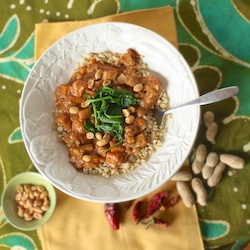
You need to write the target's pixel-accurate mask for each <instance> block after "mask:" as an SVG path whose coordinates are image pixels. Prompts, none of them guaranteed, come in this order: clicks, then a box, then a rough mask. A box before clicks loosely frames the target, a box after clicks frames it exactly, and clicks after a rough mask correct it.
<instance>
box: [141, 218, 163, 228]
mask: <svg viewBox="0 0 250 250" xmlns="http://www.w3.org/2000/svg"><path fill="white" fill-rule="evenodd" d="M152 224H158V225H163V226H164V227H166V228H167V227H168V222H167V221H165V220H161V219H157V218H153V219H152V220H151V221H149V223H148V224H147V226H146V229H148V228H149V227H150V226H151V225H152Z"/></svg>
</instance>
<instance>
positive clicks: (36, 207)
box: [15, 184, 50, 221]
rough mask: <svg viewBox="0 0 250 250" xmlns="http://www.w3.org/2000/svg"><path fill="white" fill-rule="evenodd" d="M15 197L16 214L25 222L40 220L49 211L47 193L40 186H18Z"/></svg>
mask: <svg viewBox="0 0 250 250" xmlns="http://www.w3.org/2000/svg"><path fill="white" fill-rule="evenodd" d="M16 190H17V194H16V196H15V200H16V204H17V214H18V216H19V217H21V218H23V219H24V220H25V221H32V220H33V219H41V218H42V217H43V215H44V214H45V212H46V211H47V210H48V209H49V206H50V201H49V197H48V191H47V190H46V189H45V187H44V186H41V185H30V184H23V185H18V186H17V188H16Z"/></svg>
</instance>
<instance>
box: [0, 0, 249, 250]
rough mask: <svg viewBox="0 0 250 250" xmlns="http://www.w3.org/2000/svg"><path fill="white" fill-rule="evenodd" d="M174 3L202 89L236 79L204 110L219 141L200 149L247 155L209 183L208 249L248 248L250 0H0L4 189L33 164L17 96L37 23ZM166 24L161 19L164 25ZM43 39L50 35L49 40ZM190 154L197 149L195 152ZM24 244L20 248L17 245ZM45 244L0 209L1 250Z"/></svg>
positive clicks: (182, 46) (0, 185)
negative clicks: (230, 94) (233, 92)
mask: <svg viewBox="0 0 250 250" xmlns="http://www.w3.org/2000/svg"><path fill="white" fill-rule="evenodd" d="M166 5H171V6H172V7H173V8H174V11H175V19H176V25H177V32H178V39H179V50H180V52H181V53H182V54H183V55H184V57H185V58H186V60H187V61H188V63H189V65H190V66H191V68H192V70H193V72H194V75H195V77H196V80H197V83H198V86H199V90H200V94H203V93H206V92H208V91H211V90H214V89H217V88H222V87H226V86H232V85H237V86H239V88H240V92H239V94H238V95H237V97H234V98H230V99H228V100H225V101H223V102H220V103H216V104H212V105H209V106H206V107H203V108H202V113H203V114H204V112H205V111H207V110H212V111H213V112H214V113H215V117H216V121H217V122H218V124H219V133H218V136H217V138H216V143H215V144H213V145H211V144H207V142H205V140H204V133H205V127H204V125H203V124H201V128H200V131H199V136H198V138H197V142H196V145H195V147H196V146H197V145H198V144H199V143H206V144H207V147H208V149H209V150H210V151H216V152H221V153H233V154H236V155H239V156H241V157H243V158H244V160H245V162H246V166H245V168H244V169H243V170H239V171H234V170H231V169H227V170H226V172H225V174H224V175H223V180H222V182H221V183H220V184H219V185H218V186H217V187H216V189H210V190H208V191H209V200H208V204H207V206H206V207H200V206H198V205H197V211H198V215H199V218H200V227H201V232H202V236H203V239H204V244H205V246H206V248H207V249H210V248H211V249H216V248H220V249H243V248H244V246H245V245H247V243H248V242H249V241H250V235H249V232H250V197H249V194H250V184H249V180H248V176H250V130H249V127H250V102H249V96H250V83H249V75H250V50H249V41H250V3H248V1H244V0H232V1H227V0H221V1H216V0H210V1H206V0H190V1H186V0H156V1H151V0H88V1H82V0H61V1H60V4H58V3H57V2H56V1H52V0H40V1H33V0H12V1H5V0H0V10H1V16H0V120H1V122H0V131H1V133H0V141H1V144H0V172H1V174H0V178H1V181H0V193H2V191H3V189H4V188H5V186H6V184H7V182H8V181H9V180H10V179H11V178H12V177H13V176H14V175H16V174H17V173H21V172H24V171H30V170H35V168H34V166H33V165H32V163H31V161H30V159H29V157H28V155H27V153H26V150H25V147H24V145H23V141H22V135H21V132H20V125H19V118H18V113H19V100H20V97H21V92H22V88H23V85H24V84H25V79H26V78H27V76H28V74H29V72H30V71H31V69H32V66H33V65H34V63H35V59H34V41H35V36H34V30H35V23H40V22H56V21H73V20H84V19H90V18H97V17H101V16H105V15H110V14H118V13H122V12H126V11H133V10H139V9H148V8H154V7H161V6H166ZM159 25H161V24H159ZM44 39H46V37H45V38H44ZM190 157H192V155H191V156H190ZM18 247H19V248H18ZM2 248H3V249H8V248H11V249H15V248H16V249H27V250H28V249H42V244H41V241H40V239H39V231H31V232H22V231H20V230H17V229H14V228H13V227H12V226H11V225H10V224H9V223H8V222H7V221H6V219H5V217H4V214H3V212H2V209H1V207H0V249H2Z"/></svg>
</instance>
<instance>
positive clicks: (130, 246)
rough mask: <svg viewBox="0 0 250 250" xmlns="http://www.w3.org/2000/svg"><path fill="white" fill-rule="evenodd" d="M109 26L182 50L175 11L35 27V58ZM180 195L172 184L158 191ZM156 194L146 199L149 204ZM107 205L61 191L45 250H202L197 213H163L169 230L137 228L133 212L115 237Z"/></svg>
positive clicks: (45, 233)
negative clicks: (138, 31)
mask: <svg viewBox="0 0 250 250" xmlns="http://www.w3.org/2000/svg"><path fill="white" fill-rule="evenodd" d="M105 21H119V22H129V23H133V24H137V25H140V26H143V27H146V28H149V29H151V30H153V31H155V32H157V33H159V34H160V35H162V36H163V37H165V38H166V39H168V40H169V41H170V42H171V43H172V44H174V45H175V46H176V47H177V33H176V28H175V21H174V16H173V10H172V8H171V7H163V8H156V9H151V10H144V11H134V12H130V13H124V14H119V15H113V16H107V17H103V18H98V19H93V20H87V21H75V22H63V23H42V24H37V25H36V31H35V37H36V42H35V50H36V58H39V56H40V55H41V54H42V53H43V52H44V51H45V50H46V49H47V48H48V47H49V46H50V45H51V44H52V43H54V42H55V41H56V40H58V39H59V38H61V37H62V36H64V35H65V34H67V33H69V32H71V31H73V30H76V29H78V28H80V27H83V26H86V25H89V24H93V23H98V22H105ZM164 189H167V190H169V191H172V192H176V189H175V183H174V182H171V181H169V182H168V183H167V184H165V185H164V186H163V187H162V188H160V189H159V190H157V191H156V192H158V191H162V190H164ZM152 195H153V194H150V195H148V196H147V197H143V199H145V198H146V199H148V198H150V197H152ZM103 207H104V206H103V204H99V203H92V202H87V201H82V200H78V199H76V198H73V197H70V196H68V195H66V194H64V193H62V192H61V191H59V190H57V206H56V209H55V213H54V214H53V216H52V218H51V219H50V221H49V222H48V223H47V224H45V225H44V226H43V227H42V228H41V229H40V231H39V234H40V237H41V241H42V245H43V249H44V250H64V249H67V250H68V249H77V250H89V249H91V250H99V249H100V250H112V249H120V250H125V249H126V250H155V249H157V250H159V249H171V250H175V249H176V250H179V249H181V250H185V249H189V250H196V249H197V250H200V249H203V243H202V238H201V234H200V228H199V223H198V217H197V213H196V208H195V206H193V207H192V208H190V209H188V208H186V207H185V206H184V205H183V203H182V201H180V202H179V203H178V204H177V205H176V206H175V207H174V208H173V209H170V210H168V211H165V212H164V213H162V212H161V216H163V217H164V218H165V219H167V220H168V221H169V227H168V228H164V227H163V226H161V225H152V226H151V227H150V228H149V229H147V230H146V229H145V225H143V224H138V225H135V224H134V222H133V220H132V208H133V207H131V208H130V209H129V210H128V211H126V212H123V213H122V214H123V216H122V220H121V224H120V229H119V230H118V231H114V230H113V229H111V227H110V225H109V224H108V222H107V220H106V218H105V215H104V209H103Z"/></svg>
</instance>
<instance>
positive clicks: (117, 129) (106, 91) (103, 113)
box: [84, 86, 140, 151]
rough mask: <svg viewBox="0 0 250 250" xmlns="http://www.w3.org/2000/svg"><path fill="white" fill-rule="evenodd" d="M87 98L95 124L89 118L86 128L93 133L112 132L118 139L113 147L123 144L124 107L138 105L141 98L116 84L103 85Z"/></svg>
mask: <svg viewBox="0 0 250 250" xmlns="http://www.w3.org/2000/svg"><path fill="white" fill-rule="evenodd" d="M87 99H88V102H89V103H90V105H91V106H92V108H93V116H94V124H93V123H92V122H91V121H90V120H87V121H86V122H85V124H84V128H85V129H86V130H87V131H88V132H93V133H96V132H102V133H112V134H113V136H114V137H115V138H116V139H117V140H118V142H117V143H116V144H115V145H113V146H112V148H113V147H115V146H117V145H119V144H121V143H122V141H123V130H124V116H123V114H122V109H124V108H128V107H130V106H133V105H136V104H138V103H139V102H140V100H139V99H137V98H136V97H135V96H134V95H133V94H132V93H131V92H129V91H128V90H117V89H114V86H108V87H107V86H106V87H102V88H100V89H99V90H98V91H97V93H96V94H95V96H94V97H93V98H88V97H87ZM110 149H111V148H109V149H107V150H106V151H109V150H110Z"/></svg>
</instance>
